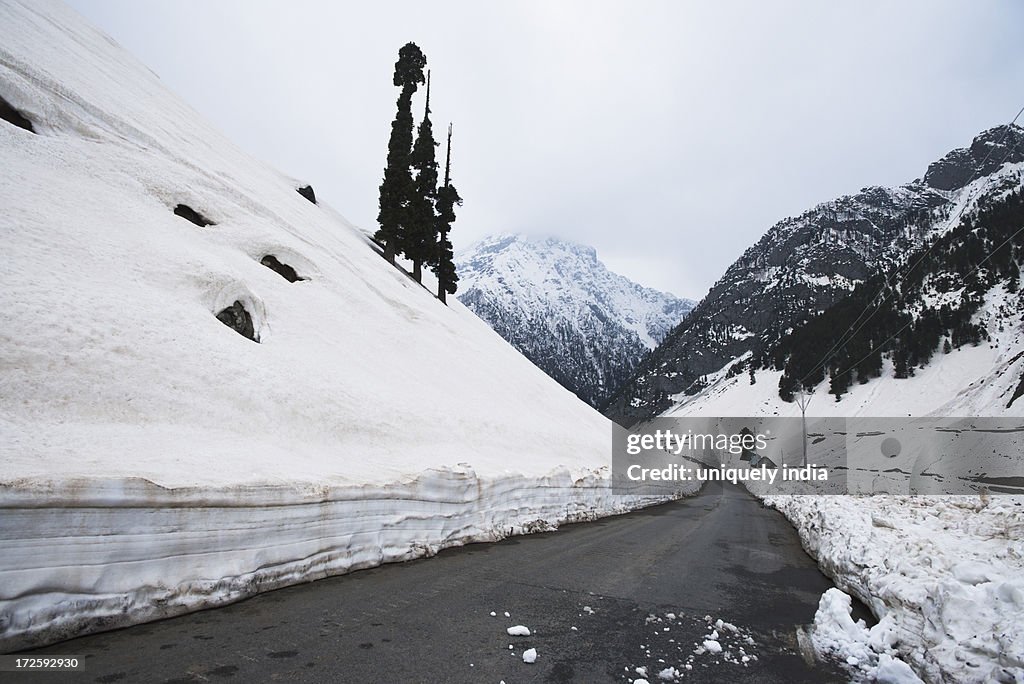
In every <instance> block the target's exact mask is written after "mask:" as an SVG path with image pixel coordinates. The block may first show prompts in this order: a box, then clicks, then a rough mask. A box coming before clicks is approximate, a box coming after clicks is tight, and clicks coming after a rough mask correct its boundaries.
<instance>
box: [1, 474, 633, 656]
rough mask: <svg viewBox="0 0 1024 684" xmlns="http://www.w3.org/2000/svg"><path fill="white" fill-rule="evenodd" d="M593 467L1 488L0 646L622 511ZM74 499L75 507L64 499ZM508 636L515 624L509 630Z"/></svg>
mask: <svg viewBox="0 0 1024 684" xmlns="http://www.w3.org/2000/svg"><path fill="white" fill-rule="evenodd" d="M637 503H638V500H636V499H627V500H626V501H622V500H621V497H614V496H612V495H611V493H610V490H609V489H608V487H607V484H606V482H605V481H604V479H603V478H602V477H600V476H599V475H595V476H591V477H587V478H582V479H574V478H573V477H572V476H571V475H570V474H569V473H568V471H565V470H562V471H558V472H555V473H553V474H551V475H549V476H546V477H529V478H526V477H512V476H507V477H497V478H481V477H479V476H477V475H476V474H475V473H474V472H473V471H472V470H469V469H459V468H455V469H444V470H435V471H431V472H427V473H424V474H421V475H419V476H417V477H416V478H415V479H413V480H410V481H408V482H404V483H396V484H389V485H354V486H343V485H342V486H323V487H300V486H282V485H274V486H244V485H243V486H238V487H232V488H209V487H194V488H177V489H167V488H163V487H159V486H157V485H154V484H153V483H151V482H148V481H145V480H100V479H98V478H90V479H88V480H80V481H65V482H60V483H57V482H54V483H53V484H52V487H50V488H42V487H20V486H19V487H15V486H5V487H3V488H2V489H0V511H2V516H3V517H2V521H3V522H2V524H0V545H2V546H3V548H4V550H5V552H4V556H3V561H2V567H0V579H2V584H0V586H2V589H0V595H2V598H0V649H3V650H15V649H21V648H26V647H30V646H33V645H37V644H39V643H43V642H47V641H54V640H58V639H60V638H65V637H70V636H73V635H76V634H80V633H82V632H86V631H95V630H96V629H97V628H103V629H110V628H115V627H120V626H124V625H127V624H132V623H135V622H139V621H144V620H152V619H158V618H163V617H167V616H170V615H175V614H179V613H182V612H186V611H189V610H194V609H198V608H202V607H205V606H209V605H214V604H219V603H224V602H228V601H233V600H237V599H240V598H244V597H245V596H249V595H252V594H254V593H257V592H260V591H267V590H270V589H275V588H278V587H282V586H286V585H288V584H294V583H297V582H303V581H309V580H313V579H319V578H322V577H327V576H329V575H334V574H338V573H342V572H347V571H350V570H356V569H359V568H365V567H371V566H374V565H378V564H380V563H386V562H392V561H404V560H410V559H413V558H418V557H422V556H429V555H433V554H434V553H436V552H437V551H438V550H440V549H443V548H445V547H449V546H457V545H461V544H464V543H467V542H473V541H494V540H497V539H501V538H503V537H505V536H508V535H509V534H522V533H524V532H528V531H530V530H531V529H534V528H535V526H537V525H542V526H543V527H544V528H545V529H550V527H551V526H552V525H553V523H556V522H558V521H577V520H586V519H591V518H593V517H595V516H598V515H607V514H610V513H615V512H624V511H625V510H627V509H628V507H630V506H635V505H636V504H637ZM69 504H72V505H69ZM509 633H510V634H511V633H512V630H511V629H510V630H509Z"/></svg>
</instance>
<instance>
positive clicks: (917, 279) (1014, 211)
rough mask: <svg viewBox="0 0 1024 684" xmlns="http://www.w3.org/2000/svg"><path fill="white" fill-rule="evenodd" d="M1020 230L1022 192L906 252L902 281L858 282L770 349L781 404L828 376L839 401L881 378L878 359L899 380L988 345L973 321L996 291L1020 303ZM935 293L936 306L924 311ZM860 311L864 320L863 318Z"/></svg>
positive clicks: (1023, 241)
mask: <svg viewBox="0 0 1024 684" xmlns="http://www.w3.org/2000/svg"><path fill="white" fill-rule="evenodd" d="M1022 226H1024V192H1022V191H1019V190H1018V191H1016V192H1011V193H1009V194H1007V195H1006V196H1004V197H1002V198H1000V199H998V200H995V201H993V202H990V203H988V204H987V206H984V207H982V208H981V209H980V210H979V211H978V212H977V214H976V215H973V216H967V217H965V218H964V219H963V220H962V221H961V222H960V223H959V225H958V226H957V227H956V228H954V229H953V230H951V231H949V232H948V233H946V234H944V235H942V236H940V237H938V238H937V239H935V240H934V242H932V243H929V244H925V245H924V246H923V247H922V248H921V249H920V250H918V251H917V252H916V253H912V254H910V255H909V256H908V258H907V261H906V263H909V264H912V265H913V266H912V268H911V269H910V270H909V271H907V272H906V273H905V274H904V275H902V277H894V275H892V274H890V275H889V276H888V277H887V276H886V275H883V274H878V275H875V276H873V277H871V278H869V279H868V280H866V281H864V282H863V283H860V284H859V285H858V286H857V287H856V288H855V289H854V290H853V291H852V292H851V293H850V295H849V296H847V297H846V298H845V299H843V300H841V301H840V302H838V303H837V304H835V305H833V306H832V307H831V308H829V309H828V310H826V311H825V312H824V313H822V314H819V315H817V316H814V317H812V318H811V319H810V320H809V321H808V322H807V323H805V324H804V325H802V326H800V327H798V328H797V329H796V330H794V331H793V332H791V333H790V334H789V335H787V336H785V337H784V338H783V339H782V340H781V341H780V344H779V345H778V346H776V348H775V349H774V351H773V353H772V354H771V362H772V365H773V366H774V367H775V368H776V369H777V370H782V371H784V372H783V374H782V377H781V378H780V380H779V396H780V397H781V398H782V399H783V400H784V401H792V400H793V397H794V394H795V393H796V392H797V391H798V390H799V389H800V388H801V386H803V388H804V389H806V390H808V391H811V390H813V388H814V387H815V386H816V385H817V384H818V383H820V382H822V381H823V380H825V379H826V377H827V378H828V381H829V392H830V393H831V394H833V395H835V397H836V400H837V401H838V400H839V398H840V397H842V396H843V394H845V393H846V392H847V391H848V390H849V388H850V386H851V385H852V384H853V383H855V382H857V383H866V382H868V380H870V379H871V378H877V377H879V376H880V375H881V373H882V368H883V358H884V357H888V358H889V359H890V360H891V361H892V364H893V371H894V374H895V376H896V377H897V378H906V377H909V376H912V375H914V372H915V369H917V368H923V367H924V366H926V365H927V364H928V362H929V361H930V360H931V359H932V357H933V356H934V355H935V354H936V353H940V350H941V353H945V354H948V353H950V352H951V351H953V350H954V349H959V348H960V347H962V346H966V345H978V344H980V343H981V342H983V341H986V340H988V339H989V333H988V330H987V329H986V328H985V327H984V325H982V324H980V323H975V322H974V314H975V313H977V311H978V310H979V309H980V308H981V306H982V304H983V303H984V300H985V295H986V293H988V291H989V290H991V289H992V288H993V287H994V286H995V285H997V284H1000V283H1002V284H1003V286H1004V287H1005V289H1006V292H1008V293H1009V294H1010V295H1012V296H1015V297H1019V296H1020V295H1019V294H1018V293H1019V291H1020V268H1019V264H1020V263H1021V261H1022V259H1024V231H1022V230H1021V228H1022ZM936 293H939V299H940V301H939V302H934V303H929V299H930V298H932V297H935V296H936ZM942 295H944V296H942ZM878 302H881V304H879V303H878ZM940 302H941V303H940ZM865 310H868V311H870V312H871V315H870V316H868V317H866V318H862V317H861V315H862V312H864V311H865ZM858 328H859V330H857V333H856V334H855V335H853V336H852V337H850V338H849V339H845V338H846V337H848V333H849V332H850V331H851V330H853V329H858ZM844 340H845V341H844ZM830 348H835V352H834V353H832V354H831V355H830V356H829V357H828V358H827V359H825V360H824V361H825V362H824V363H822V361H823V359H822V358H821V353H822V350H824V349H830Z"/></svg>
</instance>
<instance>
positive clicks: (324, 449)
mask: <svg viewBox="0 0 1024 684" xmlns="http://www.w3.org/2000/svg"><path fill="white" fill-rule="evenodd" d="M0 95H2V96H3V97H4V99H6V100H7V101H8V102H10V103H11V104H12V105H13V106H14V107H16V108H17V109H19V110H20V111H21V112H22V113H23V114H24V115H25V116H26V117H27V118H29V119H30V120H31V121H32V123H33V124H34V125H35V129H36V131H37V132H38V133H39V134H38V135H33V134H32V133H29V132H28V131H25V130H23V129H21V128H16V127H14V126H11V125H8V124H7V123H6V122H2V121H0V157H2V159H3V163H2V165H0V174H2V178H3V182H2V183H0V206H3V207H4V211H3V212H2V213H0V235H2V236H3V242H4V248H5V266H4V269H3V271H2V274H3V275H2V278H3V287H2V289H0V318H2V325H0V369H2V373H0V433H2V436H3V439H2V440H0V454H2V457H0V546H2V547H3V549H4V552H3V554H2V555H0V650H11V649H15V648H22V647H25V646H29V645H32V644H38V643H41V642H45V641H52V640H54V639H58V638H64V637H69V636H72V635H75V634H78V633H82V632H84V631H90V630H95V629H103V628H111V627H116V626H120V625H124V624H129V623H132V622H137V621H140V620H146V619H152V618H157V617H162V616H166V615H170V614H174V613H177V612H181V611H184V610H190V609H194V608H198V607H202V606H206V605H211V604H216V603H219V602H223V601H228V600H233V599H236V598H239V597H242V596H245V595H248V594H251V593H253V592H256V591H261V590H266V589H270V588H274V587H277V586H282V585H284V584H288V583H294V582H300V581H306V580H309V579H313V578H317V577H321V576H324V575H326V574H332V573H338V572H343V571H346V570H350V569H353V568H357V567H365V566H369V565H373V564H376V563H380V562H385V561H390V560H401V559H406V558H412V557H415V556H421V555H425V554H429V553H432V552H434V551H436V550H437V549H439V548H442V547H445V546H450V545H455V544H461V543H465V542H467V541H473V540H481V539H496V538H500V537H502V536H505V535H508V534H511V533H521V532H527V531H531V530H535V529H550V527H552V526H554V525H557V524H558V523H559V522H561V521H565V520H575V519H586V518H591V517H594V516H598V515H606V514H610V513H615V512H621V511H623V510H626V509H628V508H631V507H636V506H639V505H642V504H644V503H648V502H651V501H652V500H653V498H652V497H650V496H640V495H638V496H636V497H613V496H611V494H610V490H609V488H608V465H609V461H610V454H609V437H610V429H611V428H610V424H609V422H608V421H607V420H606V419H604V418H603V417H601V416H600V415H599V414H598V413H596V412H595V411H593V410H592V409H590V408H589V407H587V406H586V405H585V404H583V403H582V402H580V401H579V400H578V399H576V398H575V397H574V396H573V395H572V394H570V393H569V392H567V391H565V390H563V389H562V388H561V387H559V386H558V385H557V384H555V383H554V382H553V381H551V380H550V379H549V378H547V377H546V376H545V375H544V374H543V373H542V372H541V371H539V370H537V369H536V368H535V367H534V366H533V365H532V364H531V363H530V362H529V361H527V360H526V359H524V358H523V357H522V356H520V355H519V354H518V353H517V352H515V351H514V350H513V349H512V348H511V347H509V346H508V345H507V344H506V343H505V342H504V341H502V340H501V339H500V338H499V337H498V336H497V335H496V334H494V333H493V332H492V331H491V330H490V329H489V328H488V327H487V326H486V325H485V324H484V323H483V322H481V321H480V320H478V319H477V318H476V316H474V315H473V314H472V313H470V312H469V311H467V310H466V309H465V308H464V307H462V306H461V305H460V304H458V303H457V302H456V301H454V300H450V306H448V307H445V306H443V305H441V304H440V303H439V302H438V301H437V300H436V299H434V297H433V296H431V294H430V292H428V291H427V290H426V289H425V288H423V287H421V286H420V285H418V284H416V283H414V282H412V281H411V280H410V279H409V278H407V277H406V276H405V275H404V274H403V273H401V272H400V271H398V270H396V269H394V268H392V267H391V266H389V265H388V264H386V263H385V262H384V261H383V259H381V258H380V257H379V256H378V254H377V253H376V251H375V249H374V248H373V246H372V244H371V243H370V241H369V240H367V238H366V237H365V235H363V234H362V233H361V232H360V231H359V230H357V229H356V228H355V227H353V226H351V225H350V224H349V223H348V222H347V221H346V220H345V219H344V218H342V217H341V216H340V215H338V214H337V213H335V212H334V211H333V210H331V209H330V208H329V207H327V206H325V205H324V204H322V203H321V204H320V205H314V204H312V203H310V202H309V201H307V200H306V199H305V198H304V197H303V196H301V195H299V193H298V192H297V191H296V189H297V188H298V187H300V186H302V185H305V184H306V181H305V180H304V181H302V182H300V181H298V180H295V179H292V178H289V177H286V176H284V175H282V174H281V173H279V172H277V171H275V170H273V169H271V168H269V167H268V166H266V165H265V164H263V163H261V162H259V161H257V160H255V159H253V158H252V157H250V156H248V155H247V154H245V153H244V152H242V151H240V150H239V149H237V148H236V147H234V146H233V145H232V144H231V143H230V142H229V141H227V140H226V139H225V138H223V137H222V136H221V135H220V134H219V133H218V132H217V131H215V130H213V129H212V128H211V127H210V126H209V125H208V124H206V123H205V122H204V121H203V120H202V119H201V118H200V117H198V116H197V115H196V113H195V112H194V111H193V110H191V109H190V108H189V107H188V106H187V105H185V104H184V103H183V102H182V101H181V100H179V99H178V98H177V97H175V96H174V95H173V94H171V93H170V92H168V91H167V90H166V89H165V88H164V87H163V86H162V85H161V83H160V80H159V78H158V77H157V76H156V75H155V74H153V73H152V72H150V71H149V70H148V69H147V68H145V67H144V66H143V65H141V64H140V63H138V62H137V61H136V60H135V59H134V58H132V57H131V56H130V55H128V54H127V53H126V52H125V51H124V50H122V49H121V48H120V47H119V46H118V45H117V44H116V43H114V41H112V40H111V39H110V38H108V37H107V36H105V35H103V34H102V33H100V32H98V31H96V30H94V29H92V28H91V27H89V26H87V25H86V24H85V23H84V22H83V21H82V19H81V18H80V17H79V16H78V15H77V14H75V13H74V12H73V11H71V10H70V9H68V8H66V7H64V6H62V5H59V4H56V3H53V2H19V1H17V0H5V1H4V2H2V3H0ZM385 143H386V141H383V140H382V141H381V145H382V147H381V151H382V165H383V153H384V151H385V147H386V145H385ZM312 180H313V181H314V183H313V185H314V186H315V185H316V183H315V179H312ZM178 204H186V205H188V206H190V207H192V208H193V209H195V210H197V211H198V212H200V213H201V214H203V215H204V216H206V217H208V218H209V219H210V220H212V221H213V223H214V225H210V226H207V227H199V226H197V225H194V224H193V223H191V222H189V221H187V220H185V219H183V218H181V217H180V216H177V215H175V214H174V213H173V211H172V210H173V209H174V207H175V206H177V205H178ZM266 255H274V256H275V257H276V258H277V259H278V260H279V261H281V262H283V263H286V264H288V265H290V266H291V267H293V268H294V269H295V270H296V271H297V273H298V275H299V276H300V277H302V278H304V280H300V281H298V282H295V283H291V282H288V281H287V280H286V279H284V278H282V277H281V276H280V275H279V274H278V273H275V272H274V271H272V270H270V269H269V268H267V267H265V266H263V265H261V263H260V261H261V259H262V258H263V257H264V256H266ZM235 301H239V302H241V303H242V304H243V305H244V306H245V308H246V310H247V311H248V312H249V313H250V314H251V316H252V319H253V324H254V327H255V330H256V332H257V334H258V339H259V344H256V343H254V342H252V341H250V340H248V339H245V338H243V337H242V336H241V335H239V334H236V333H235V332H234V331H232V330H231V329H229V328H228V327H226V326H225V325H223V324H222V323H221V322H220V321H218V320H217V318H216V317H215V314H216V313H217V312H219V311H220V310H222V309H223V308H225V307H228V306H230V305H232V303H233V302H235Z"/></svg>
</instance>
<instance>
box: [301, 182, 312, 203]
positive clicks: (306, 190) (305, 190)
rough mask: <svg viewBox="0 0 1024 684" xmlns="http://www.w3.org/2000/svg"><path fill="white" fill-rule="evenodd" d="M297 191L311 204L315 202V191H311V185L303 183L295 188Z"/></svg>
mask: <svg viewBox="0 0 1024 684" xmlns="http://www.w3.org/2000/svg"><path fill="white" fill-rule="evenodd" d="M297 190H298V193H299V194H300V195H302V196H303V197H305V198H306V199H308V200H309V201H310V202H312V203H313V204H316V193H314V192H313V186H312V185H303V186H302V187H301V188H297Z"/></svg>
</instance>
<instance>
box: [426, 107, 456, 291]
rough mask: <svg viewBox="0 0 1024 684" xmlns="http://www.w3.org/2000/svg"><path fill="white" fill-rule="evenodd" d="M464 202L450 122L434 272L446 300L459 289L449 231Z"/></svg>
mask: <svg viewBox="0 0 1024 684" xmlns="http://www.w3.org/2000/svg"><path fill="white" fill-rule="evenodd" d="M461 204H462V198H461V197H459V192H458V191H457V190H456V189H455V186H454V185H452V125H451V124H448V151H447V154H446V155H445V161H444V185H442V186H441V187H440V188H438V190H437V227H438V243H437V250H436V251H435V254H434V261H433V264H432V265H433V266H434V273H435V274H437V298H438V299H440V300H441V302H445V300H446V296H447V295H450V294H455V292H456V290H458V289H459V286H458V283H459V274H458V273H457V272H456V271H455V255H454V253H453V251H452V243H451V240H449V239H448V233H449V232H451V229H452V224H453V223H455V206H456V205H461Z"/></svg>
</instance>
